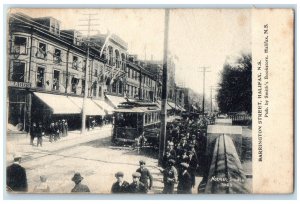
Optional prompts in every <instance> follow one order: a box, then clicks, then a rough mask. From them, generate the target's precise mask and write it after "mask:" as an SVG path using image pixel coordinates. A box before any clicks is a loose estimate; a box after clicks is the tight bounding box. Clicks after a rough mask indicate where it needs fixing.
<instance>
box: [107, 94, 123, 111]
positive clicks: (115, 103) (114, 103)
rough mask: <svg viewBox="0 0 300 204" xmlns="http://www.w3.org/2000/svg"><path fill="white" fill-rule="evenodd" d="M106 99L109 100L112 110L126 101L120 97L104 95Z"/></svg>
mask: <svg viewBox="0 0 300 204" xmlns="http://www.w3.org/2000/svg"><path fill="white" fill-rule="evenodd" d="M106 98H107V99H108V100H109V102H110V104H111V105H112V106H113V107H114V108H117V107H118V105H120V104H121V103H123V102H126V99H125V98H124V97H120V96H112V95H106Z"/></svg>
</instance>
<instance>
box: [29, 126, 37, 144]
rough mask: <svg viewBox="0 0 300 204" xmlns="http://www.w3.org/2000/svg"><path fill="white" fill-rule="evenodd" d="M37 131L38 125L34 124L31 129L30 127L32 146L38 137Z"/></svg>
mask: <svg viewBox="0 0 300 204" xmlns="http://www.w3.org/2000/svg"><path fill="white" fill-rule="evenodd" d="M36 131H37V127H36V123H35V122H33V123H32V125H31V127H30V144H31V145H34V144H33V141H34V138H35V137H36Z"/></svg>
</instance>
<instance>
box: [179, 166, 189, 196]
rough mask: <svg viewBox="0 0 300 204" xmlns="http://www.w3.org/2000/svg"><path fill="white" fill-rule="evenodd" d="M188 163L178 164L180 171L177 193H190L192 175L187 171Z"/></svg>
mask: <svg viewBox="0 0 300 204" xmlns="http://www.w3.org/2000/svg"><path fill="white" fill-rule="evenodd" d="M188 168H189V165H188V164H187V163H181V164H180V171H179V174H178V186H177V193H178V194H190V193H192V177H191V175H190V173H189V172H188Z"/></svg>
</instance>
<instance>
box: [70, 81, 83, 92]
mask: <svg viewBox="0 0 300 204" xmlns="http://www.w3.org/2000/svg"><path fill="white" fill-rule="evenodd" d="M78 82H79V79H77V78H75V77H72V79H71V92H72V93H75V94H76V93H77V85H78ZM82 89H83V90H84V88H83V86H82Z"/></svg>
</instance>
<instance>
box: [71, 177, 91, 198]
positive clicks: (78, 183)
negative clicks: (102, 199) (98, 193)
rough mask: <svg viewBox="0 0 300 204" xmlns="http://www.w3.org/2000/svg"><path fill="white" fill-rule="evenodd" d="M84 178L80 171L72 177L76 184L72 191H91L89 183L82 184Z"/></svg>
mask: <svg viewBox="0 0 300 204" xmlns="http://www.w3.org/2000/svg"><path fill="white" fill-rule="evenodd" d="M82 180H83V177H82V176H81V175H80V173H78V172H77V173H75V174H74V176H73V177H72V181H74V183H75V186H74V188H73V189H72V190H71V192H72V193H89V192H90V189H89V187H88V186H87V185H83V184H81V181H82Z"/></svg>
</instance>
